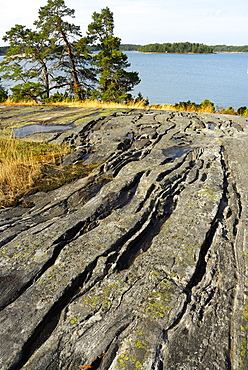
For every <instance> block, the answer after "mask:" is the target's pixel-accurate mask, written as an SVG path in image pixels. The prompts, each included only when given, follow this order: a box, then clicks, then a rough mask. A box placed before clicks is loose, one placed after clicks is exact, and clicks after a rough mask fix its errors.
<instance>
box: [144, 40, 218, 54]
mask: <svg viewBox="0 0 248 370" xmlns="http://www.w3.org/2000/svg"><path fill="white" fill-rule="evenodd" d="M139 51H141V52H145V53H146V52H150V53H180V54H184V53H197V54H209V53H213V49H212V47H211V46H207V45H204V44H198V43H190V42H175V43H173V44H171V43H165V44H148V45H144V46H141V47H140V48H139Z"/></svg>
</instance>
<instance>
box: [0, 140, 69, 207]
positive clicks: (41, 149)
mask: <svg viewBox="0 0 248 370" xmlns="http://www.w3.org/2000/svg"><path fill="white" fill-rule="evenodd" d="M70 151H71V149H69V147H68V146H61V145H60V146H56V145H53V144H49V143H35V142H27V141H23V140H21V139H15V138H13V137H12V135H8V134H5V135H3V137H1V138H0V207H1V208H3V207H7V206H10V205H12V204H14V203H15V201H16V200H17V199H19V198H20V197H21V196H23V195H25V194H27V193H28V192H29V191H30V189H31V188H32V186H33V185H34V184H35V182H36V181H38V179H39V178H40V177H41V176H42V168H43V166H44V165H45V164H49V163H50V164H56V163H58V162H59V161H60V159H61V157H63V156H64V155H65V154H67V153H69V152H70Z"/></svg>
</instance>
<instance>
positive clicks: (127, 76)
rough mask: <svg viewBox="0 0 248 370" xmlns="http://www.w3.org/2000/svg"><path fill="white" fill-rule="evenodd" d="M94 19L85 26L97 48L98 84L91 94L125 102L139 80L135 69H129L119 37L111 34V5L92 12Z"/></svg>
mask: <svg viewBox="0 0 248 370" xmlns="http://www.w3.org/2000/svg"><path fill="white" fill-rule="evenodd" d="M92 19H93V22H92V23H90V24H89V26H88V31H87V35H88V39H89V40H90V43H91V45H92V46H97V48H98V50H99V52H98V53H97V54H95V55H94V57H93V64H94V65H95V66H96V67H97V69H98V75H99V80H98V88H97V89H96V90H94V91H93V93H92V97H93V98H96V99H98V100H101V101H116V102H127V101H129V100H130V99H131V98H132V96H131V94H129V93H128V92H129V91H130V90H131V89H132V88H133V87H134V86H135V85H137V84H138V83H139V82H140V79H139V76H138V73H137V72H128V71H126V70H125V69H126V68H128V67H129V66H130V64H129V63H128V57H127V55H126V54H124V53H122V52H121V51H120V43H121V40H120V38H118V37H115V36H114V19H113V13H112V12H111V11H110V9H109V8H108V7H107V8H104V9H102V10H101V13H97V12H94V13H93V15H92Z"/></svg>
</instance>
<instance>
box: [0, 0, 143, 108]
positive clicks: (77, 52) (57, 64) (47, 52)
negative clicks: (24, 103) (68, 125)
mask: <svg viewBox="0 0 248 370" xmlns="http://www.w3.org/2000/svg"><path fill="white" fill-rule="evenodd" d="M74 13H75V11H74V9H70V8H68V7H67V6H66V5H65V2H64V0H48V1H47V5H45V6H43V7H41V8H40V9H39V11H38V18H37V20H35V21H34V23H33V25H34V29H31V28H27V27H26V26H23V25H15V26H14V27H12V28H11V29H10V30H9V31H7V32H6V34H5V36H4V37H3V40H4V41H5V42H7V43H8V45H9V46H8V49H7V52H6V54H5V57H4V60H3V61H2V62H1V63H0V73H1V79H3V80H12V81H14V82H16V83H17V84H16V85H15V86H14V87H12V88H11V91H12V96H11V97H12V99H13V100H30V99H34V100H36V101H44V102H46V101H49V100H50V99H52V98H54V95H55V96H57V97H58V96H61V93H58V91H59V90H60V91H61V89H63V91H64V92H63V97H66V98H68V99H78V100H84V99H86V98H91V99H98V100H100V101H116V102H128V101H129V100H131V99H133V98H132V95H131V94H130V91H131V90H132V88H133V87H134V86H135V85H137V84H138V83H139V82H140V79H139V76H138V73H137V72H130V71H127V70H126V69H127V68H128V67H129V66H130V64H129V63H128V57H127V56H126V54H124V53H122V51H120V43H121V40H120V38H118V37H116V36H115V35H114V18H113V13H112V12H111V11H110V9H109V8H108V7H106V8H104V9H102V10H101V12H100V13H97V12H94V13H93V15H92V22H91V23H90V24H89V25H88V30H87V32H86V35H85V36H83V35H82V33H81V30H80V26H77V25H75V24H74V23H70V22H69V21H68V19H69V18H74V17H75V15H74ZM94 49H97V50H98V53H92V50H94ZM54 92H55V94H54V95H53V96H52V93H54Z"/></svg>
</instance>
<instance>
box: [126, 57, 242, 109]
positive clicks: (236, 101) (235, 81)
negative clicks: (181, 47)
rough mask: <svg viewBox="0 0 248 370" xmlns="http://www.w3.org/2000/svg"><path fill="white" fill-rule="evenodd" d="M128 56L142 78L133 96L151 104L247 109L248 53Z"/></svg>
mask: <svg viewBox="0 0 248 370" xmlns="http://www.w3.org/2000/svg"><path fill="white" fill-rule="evenodd" d="M126 54H127V55H128V60H129V62H130V63H131V67H130V68H129V69H130V70H132V71H138V72H139V76H140V79H141V83H140V84H139V85H137V86H136V87H135V89H134V91H133V93H134V95H135V96H137V94H138V92H141V94H142V95H143V97H144V98H146V97H148V98H149V102H150V104H175V103H179V102H180V101H188V100H190V101H191V102H195V103H198V104H199V103H201V102H202V101H203V100H204V99H208V100H210V101H212V102H214V103H215V106H216V107H219V108H221V107H223V108H228V107H230V106H232V107H233V108H239V107H241V106H248V53H244V54H240V53H218V54H143V53H138V52H126Z"/></svg>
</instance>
